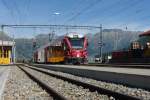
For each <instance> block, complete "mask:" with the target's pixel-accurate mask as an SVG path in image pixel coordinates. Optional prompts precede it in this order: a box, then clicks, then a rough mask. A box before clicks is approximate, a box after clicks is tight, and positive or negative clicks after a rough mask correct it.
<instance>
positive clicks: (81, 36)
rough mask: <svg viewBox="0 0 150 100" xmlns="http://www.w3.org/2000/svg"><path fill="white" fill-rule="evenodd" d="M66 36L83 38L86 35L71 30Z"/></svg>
mask: <svg viewBox="0 0 150 100" xmlns="http://www.w3.org/2000/svg"><path fill="white" fill-rule="evenodd" d="M66 36H67V37H70V38H74V37H78V38H83V37H84V36H85V35H84V34H80V33H76V32H71V33H68V34H66Z"/></svg>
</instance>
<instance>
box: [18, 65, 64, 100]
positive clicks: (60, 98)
mask: <svg viewBox="0 0 150 100" xmlns="http://www.w3.org/2000/svg"><path fill="white" fill-rule="evenodd" d="M17 66H18V67H19V68H20V69H21V70H22V71H23V72H25V73H26V74H27V75H28V76H29V77H30V78H31V79H32V80H33V81H35V82H36V83H38V85H39V86H41V87H42V88H43V89H44V90H46V91H47V93H48V94H49V95H50V96H52V97H53V98H54V100H67V99H66V98H65V97H64V96H62V95H61V94H60V93H58V92H57V91H55V90H54V89H52V88H51V87H50V86H48V85H47V84H45V83H44V82H42V81H41V80H40V79H38V78H36V77H35V76H33V75H32V74H30V73H29V72H28V71H27V70H25V69H24V68H22V67H20V66H19V65H17Z"/></svg>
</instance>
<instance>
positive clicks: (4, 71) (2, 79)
mask: <svg viewBox="0 0 150 100" xmlns="http://www.w3.org/2000/svg"><path fill="white" fill-rule="evenodd" d="M9 68H10V67H9V66H0V100H1V96H2V93H3V90H4V87H5V83H6V81H7V77H8V75H9V71H10V70H9Z"/></svg>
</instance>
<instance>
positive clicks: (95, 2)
mask: <svg viewBox="0 0 150 100" xmlns="http://www.w3.org/2000/svg"><path fill="white" fill-rule="evenodd" d="M149 4H150V0H0V24H71V25H95V26H99V25H100V24H102V25H103V27H104V28H121V29H125V27H128V30H142V31H143V30H148V29H150V23H149V22H150V12H149ZM55 12H59V13H60V15H55V14H54V13H55ZM6 31H8V32H9V33H10V35H12V34H15V35H16V37H17V36H19V35H20V34H21V32H22V35H20V36H22V37H28V36H34V35H36V33H40V32H41V33H42V32H43V33H44V32H45V33H47V32H48V31H51V30H50V29H28V30H25V29H18V30H17V31H16V29H7V30H6ZM60 32H61V30H59V32H58V33H60ZM84 32H87V31H84ZM25 33H26V34H25ZM33 33H35V34H33Z"/></svg>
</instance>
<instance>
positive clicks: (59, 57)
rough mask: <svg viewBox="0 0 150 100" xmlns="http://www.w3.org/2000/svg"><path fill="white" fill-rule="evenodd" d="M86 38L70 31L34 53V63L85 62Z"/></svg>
mask: <svg viewBox="0 0 150 100" xmlns="http://www.w3.org/2000/svg"><path fill="white" fill-rule="evenodd" d="M87 46H88V40H87V38H86V36H84V35H82V34H78V33H70V34H67V35H65V36H64V38H63V39H61V40H57V41H53V43H49V44H47V45H45V46H43V47H41V48H39V49H38V50H36V52H35V53H34V62H36V63H72V64H79V63H86V62H87V55H88V53H87Z"/></svg>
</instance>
